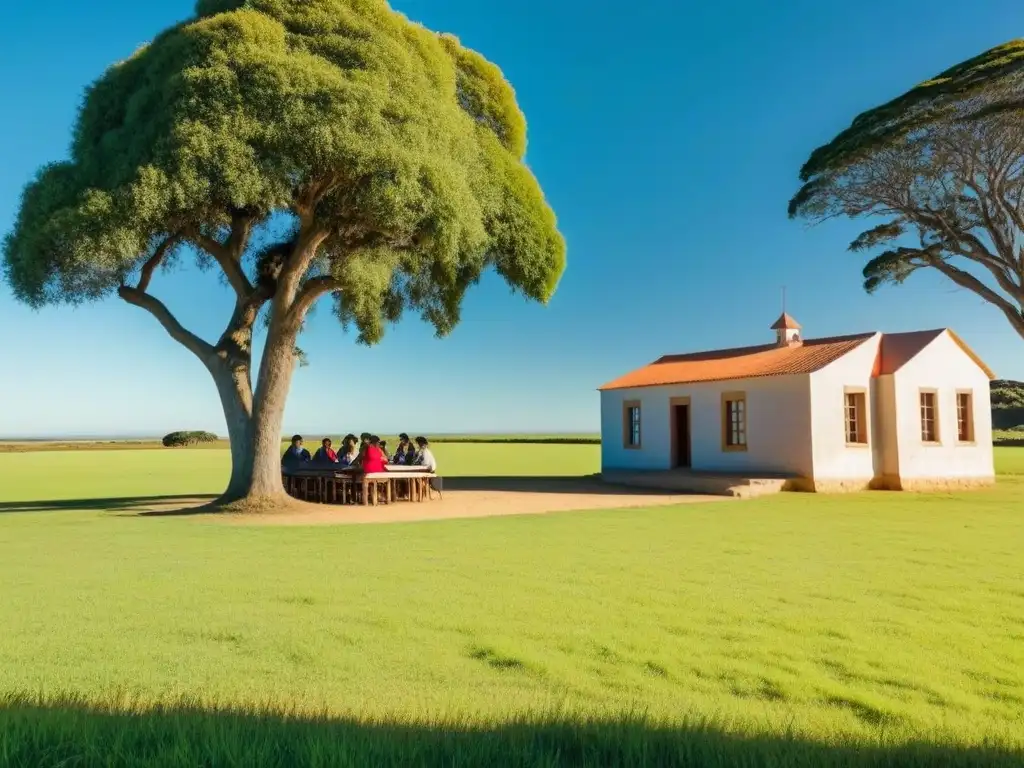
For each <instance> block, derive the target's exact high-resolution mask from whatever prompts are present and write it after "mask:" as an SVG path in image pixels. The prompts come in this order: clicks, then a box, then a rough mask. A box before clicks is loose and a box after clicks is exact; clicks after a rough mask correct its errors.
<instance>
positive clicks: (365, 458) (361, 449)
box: [281, 432, 437, 474]
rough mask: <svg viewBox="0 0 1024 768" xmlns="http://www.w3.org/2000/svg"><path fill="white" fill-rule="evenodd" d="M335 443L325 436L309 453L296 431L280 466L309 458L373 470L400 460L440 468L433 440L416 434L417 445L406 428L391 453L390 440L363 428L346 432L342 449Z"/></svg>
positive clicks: (434, 469)
mask: <svg viewBox="0 0 1024 768" xmlns="http://www.w3.org/2000/svg"><path fill="white" fill-rule="evenodd" d="M332 446H333V443H332V442H331V438H329V437H325V438H324V439H323V442H322V443H321V445H320V448H319V449H317V452H316V453H315V454H313V456H310V455H309V451H307V450H306V449H305V448H303V447H302V435H295V436H294V437H293V438H292V444H291V445H290V446H288V449H287V450H286V451H285V452H284V455H283V456H282V457H281V466H282V467H283V468H284V469H297V468H299V467H300V466H301V465H302V464H305V463H307V462H308V463H310V464H312V465H314V466H317V467H325V466H329V465H332V464H337V465H339V467H340V468H344V467H353V468H355V469H358V470H360V471H361V472H365V473H367V474H370V473H372V472H383V471H384V469H385V467H386V466H387V465H388V464H397V465H400V466H410V467H413V466H414V467H423V471H424V472H437V461H436V460H435V459H434V454H433V453H432V452H431V450H430V441H429V440H427V438H425V437H417V438H416V440H415V445H414V444H413V441H411V440H409V436H408V435H407V434H405V433H404V432H403V433H402V434H400V435H399V436H398V450H396V451H395V454H394V455H393V456H392V455H389V454H388V444H387V441H386V440H381V439H380V438H379V437H377V435H371V434H370V433H369V432H363V434H361V435H360V436H359V437H358V438H357V437H356V436H355V435H345V439H344V440H342V441H341V451H339V452H335V450H334V448H333V447H332Z"/></svg>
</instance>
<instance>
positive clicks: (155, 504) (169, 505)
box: [0, 493, 216, 515]
mask: <svg viewBox="0 0 1024 768" xmlns="http://www.w3.org/2000/svg"><path fill="white" fill-rule="evenodd" d="M215 498H216V497H215V496H208V495H203V494H195V493H190V494H182V495H168V496H119V497H115V498H106V499H50V500H47V501H42V500H38V501H35V500H34V501H3V502H0V515H2V514H7V513H13V512H71V511H75V512H83V511H85V512H88V511H101V512H122V513H132V514H141V513H152V514H156V513H157V512H159V511H161V510H163V509H176V510H179V511H181V512H182V513H184V512H187V511H189V509H190V508H191V507H192V506H195V505H199V504H204V503H209V502H210V501H212V500H213V499H215Z"/></svg>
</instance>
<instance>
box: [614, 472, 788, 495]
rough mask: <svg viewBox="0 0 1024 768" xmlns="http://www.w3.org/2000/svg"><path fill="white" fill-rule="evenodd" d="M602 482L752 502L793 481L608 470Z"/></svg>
mask: <svg viewBox="0 0 1024 768" xmlns="http://www.w3.org/2000/svg"><path fill="white" fill-rule="evenodd" d="M601 479H602V480H603V481H604V482H606V483H611V484H613V485H624V486H628V487H632V488H647V489H654V490H661V491H672V492H676V493H702V494H708V495H712V496H732V497H735V498H741V499H752V498H756V497H758V496H767V495H768V494H772V493H780V492H781V491H783V490H785V489H786V485H787V484H788V483H789V482H790V481H791V479H790V478H787V477H743V476H739V475H731V474H723V473H718V472H680V471H642V470H638V471H633V470H609V471H605V472H602V473H601Z"/></svg>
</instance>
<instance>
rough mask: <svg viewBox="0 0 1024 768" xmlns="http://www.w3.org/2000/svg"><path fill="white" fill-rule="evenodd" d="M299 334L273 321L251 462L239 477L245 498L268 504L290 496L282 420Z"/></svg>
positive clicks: (252, 431) (257, 397) (256, 407)
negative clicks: (285, 475)
mask: <svg viewBox="0 0 1024 768" xmlns="http://www.w3.org/2000/svg"><path fill="white" fill-rule="evenodd" d="M297 336H298V328H297V327H294V328H293V327H291V326H290V325H289V324H287V323H284V322H278V321H276V319H274V320H272V321H271V326H270V331H269V333H268V335H267V344H266V347H265V348H264V350H263V357H262V359H261V360H260V372H259V378H258V379H257V383H256V393H255V402H254V403H253V407H252V418H251V419H250V421H249V432H248V440H247V445H248V448H249V451H248V456H247V459H248V463H247V464H244V465H243V469H244V472H243V474H242V476H241V477H240V478H239V481H238V482H239V484H240V486H239V487H243V488H244V489H245V491H244V494H243V495H242V496H241V497H240V498H242V499H244V500H245V501H252V502H257V503H260V504H265V503H268V502H270V503H274V502H280V501H284V500H285V499H286V494H285V491H284V485H283V483H282V482H281V424H282V422H283V420H284V407H285V401H286V400H287V398H288V389H289V387H290V386H291V381H292V373H293V372H294V370H295V339H296V337H297ZM232 453H234V451H232ZM232 474H234V473H232Z"/></svg>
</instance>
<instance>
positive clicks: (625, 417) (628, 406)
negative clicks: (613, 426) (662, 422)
mask: <svg viewBox="0 0 1024 768" xmlns="http://www.w3.org/2000/svg"><path fill="white" fill-rule="evenodd" d="M634 408H636V410H637V414H636V421H637V425H636V426H637V430H636V431H637V436H636V443H633V442H632V440H633V421H632V419H631V418H630V412H631V411H632V410H633V409H634ZM643 444H644V409H643V406H642V405H641V403H640V401H639V400H625V401H623V403H622V447H623V448H625V449H626V450H627V451H639V450H641V449H642V448H643Z"/></svg>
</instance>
